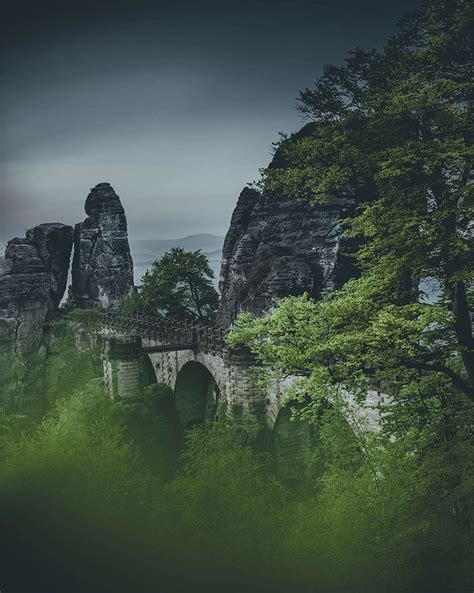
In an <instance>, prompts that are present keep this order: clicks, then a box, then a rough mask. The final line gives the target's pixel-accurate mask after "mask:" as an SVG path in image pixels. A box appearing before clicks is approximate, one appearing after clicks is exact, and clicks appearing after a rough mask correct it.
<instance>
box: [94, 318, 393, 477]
mask: <svg viewBox="0 0 474 593" xmlns="http://www.w3.org/2000/svg"><path fill="white" fill-rule="evenodd" d="M100 332H101V334H102V336H103V340H104V355H103V363H104V377H105V382H106V386H107V389H108V392H109V394H110V396H111V397H112V398H113V399H114V400H118V401H121V402H123V403H127V402H130V403H132V402H133V400H135V401H136V400H137V399H140V397H141V395H142V394H143V391H144V389H145V388H146V387H147V386H148V385H151V384H153V383H164V384H166V385H168V386H169V387H170V388H171V389H172V390H173V393H174V396H175V404H176V408H177V411H178V414H179V417H180V421H181V424H182V426H183V428H188V427H190V426H193V425H195V424H199V423H201V422H203V421H205V420H228V421H230V422H232V424H233V425H237V426H240V427H241V428H242V430H243V431H245V432H246V433H247V434H249V435H250V436H251V438H252V439H256V440H260V441H262V442H266V443H268V442H271V443H273V444H274V445H275V448H276V450H280V451H284V456H283V457H282V459H281V463H280V465H282V466H284V473H286V474H287V475H288V476H290V477H291V475H293V474H294V475H301V471H303V470H302V467H303V466H304V460H305V459H306V458H307V455H306V453H307V452H309V447H310V443H311V440H312V438H313V437H312V435H311V430H310V428H309V425H307V424H304V423H303V422H298V421H292V420H291V418H290V416H291V415H290V411H289V409H288V408H286V407H284V406H283V405H282V397H281V396H282V391H283V385H278V384H276V385H273V386H272V388H271V389H269V390H267V391H263V390H262V389H261V388H260V387H259V385H258V383H257V377H256V373H255V368H254V365H255V359H254V358H253V356H252V355H251V354H250V353H249V352H248V351H247V350H245V349H231V348H229V347H228V346H227V345H226V342H225V337H226V333H227V330H224V329H222V328H220V327H218V326H215V325H203V324H199V323H195V322H175V321H157V320H156V319H155V318H153V317H152V316H146V315H143V314H137V313H129V314H124V313H117V312H106V313H104V314H103V316H102V321H101V329H100ZM345 398H346V400H347V403H348V404H349V406H348V410H349V414H350V415H351V418H348V420H350V421H351V422H353V423H356V424H359V423H360V422H362V423H363V424H364V425H367V422H368V423H369V425H371V426H374V425H376V424H377V423H378V418H379V411H378V404H379V403H380V402H381V401H383V394H381V393H380V392H379V391H377V390H372V391H369V392H368V394H367V398H366V402H365V403H364V404H362V405H360V403H358V402H355V400H353V398H352V397H351V395H350V394H348V393H346V394H345ZM289 460H290V461H289Z"/></svg>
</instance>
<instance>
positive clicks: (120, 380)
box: [103, 336, 144, 401]
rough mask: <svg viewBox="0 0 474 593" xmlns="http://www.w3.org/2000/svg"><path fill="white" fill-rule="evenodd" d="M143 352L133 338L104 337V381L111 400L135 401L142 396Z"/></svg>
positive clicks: (139, 343)
mask: <svg viewBox="0 0 474 593" xmlns="http://www.w3.org/2000/svg"><path fill="white" fill-rule="evenodd" d="M142 360H143V352H142V343H141V339H140V338H137V337H135V336H113V337H111V336H106V337H104V349H103V366H104V381H105V385H106V389H107V392H108V394H109V395H110V397H111V398H112V399H113V400H129V401H130V400H137V399H140V398H141V396H142V394H143V387H144V381H143V362H142Z"/></svg>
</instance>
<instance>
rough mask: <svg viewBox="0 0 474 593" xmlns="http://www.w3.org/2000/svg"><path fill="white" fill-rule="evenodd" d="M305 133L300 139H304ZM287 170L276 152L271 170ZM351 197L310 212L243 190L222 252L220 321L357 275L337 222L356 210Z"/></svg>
mask: <svg viewBox="0 0 474 593" xmlns="http://www.w3.org/2000/svg"><path fill="white" fill-rule="evenodd" d="M304 133H305V129H304V128H303V130H302V131H301V132H300V133H299V134H300V135H303V134H304ZM276 164H278V166H279V167H281V166H284V163H282V158H281V156H280V155H279V153H278V152H277V153H276V154H275V157H274V159H273V162H272V165H270V166H276ZM354 203H355V200H354V198H353V197H352V196H334V197H333V198H332V199H330V200H329V201H328V202H327V203H326V204H324V205H320V206H315V207H314V206H309V205H308V204H307V203H305V202H302V201H299V200H295V199H292V198H289V197H288V196H285V195H284V194H281V193H278V192H270V191H264V192H263V193H260V192H258V191H256V190H254V189H250V188H245V189H244V190H243V191H242V193H241V194H240V196H239V199H238V202H237V206H236V208H235V210H234V213H233V214H232V219H231V223H230V228H229V230H228V232H227V235H226V238H225V241H224V248H223V252H222V264H221V274H220V279H219V289H220V291H221V296H222V298H221V303H220V305H219V310H218V314H217V321H218V323H219V324H220V325H222V326H223V327H228V326H229V325H230V324H231V323H232V322H233V320H234V319H235V317H236V316H237V314H238V313H239V312H241V311H249V312H251V313H252V314H254V315H260V314H261V313H262V312H263V311H264V310H266V309H268V308H269V307H271V306H272V303H273V302H274V300H275V298H277V297H284V296H289V295H299V294H303V293H304V292H307V293H309V294H310V295H311V296H312V297H314V298H319V297H320V296H321V293H322V291H325V290H334V289H336V288H338V287H340V286H341V285H342V284H343V283H344V282H345V281H347V280H348V278H350V277H352V276H354V275H355V274H356V270H355V268H354V264H353V261H352V258H351V257H350V256H348V255H346V252H350V251H351V249H353V245H352V244H351V241H350V240H349V239H347V238H345V237H344V236H343V234H342V232H341V227H340V224H339V223H338V220H339V219H341V218H344V217H345V216H347V215H348V214H349V213H350V212H351V211H352V210H353V208H354Z"/></svg>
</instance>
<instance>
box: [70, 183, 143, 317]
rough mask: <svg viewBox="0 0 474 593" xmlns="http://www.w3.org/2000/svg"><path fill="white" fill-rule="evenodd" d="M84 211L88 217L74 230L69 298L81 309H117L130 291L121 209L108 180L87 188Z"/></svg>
mask: <svg viewBox="0 0 474 593" xmlns="http://www.w3.org/2000/svg"><path fill="white" fill-rule="evenodd" d="M85 211H86V214H87V215H88V217H87V218H86V219H85V220H84V222H81V223H79V224H77V225H76V227H75V230H74V259H73V264H72V286H71V295H70V301H71V303H72V305H73V306H76V307H81V308H102V309H104V308H109V307H110V308H117V307H118V305H119V303H120V301H121V299H123V298H124V297H125V296H127V295H129V294H131V293H133V291H134V284H133V262H132V257H131V255H130V247H129V244H128V235H127V219H126V217H125V212H124V209H123V206H122V204H121V202H120V198H119V197H118V195H117V194H116V193H115V191H114V189H113V188H112V186H111V185H110V184H109V183H99V184H98V185H96V186H95V187H94V188H92V189H91V192H90V194H89V195H88V196H87V199H86V204H85Z"/></svg>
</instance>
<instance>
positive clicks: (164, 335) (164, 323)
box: [101, 311, 227, 350]
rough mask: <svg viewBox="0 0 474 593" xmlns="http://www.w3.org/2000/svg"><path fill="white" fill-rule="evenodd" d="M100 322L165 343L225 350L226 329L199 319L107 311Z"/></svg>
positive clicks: (170, 345)
mask: <svg viewBox="0 0 474 593" xmlns="http://www.w3.org/2000/svg"><path fill="white" fill-rule="evenodd" d="M101 325H102V326H104V327H107V328H111V329H116V330H119V331H125V332H129V333H130V334H134V335H137V336H140V337H141V338H145V339H148V340H151V341H156V342H160V344H161V345H163V346H169V347H170V349H172V348H174V347H181V348H183V347H189V348H196V349H200V350H222V349H223V348H224V346H225V337H226V335H227V330H225V329H223V328H221V327H219V326H216V325H210V324H209V325H206V324H203V323H199V322H196V321H172V320H161V319H156V318H154V317H153V316H152V315H147V314H143V313H137V312H130V313H122V312H116V311H106V312H104V313H103V315H102V320H101Z"/></svg>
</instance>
